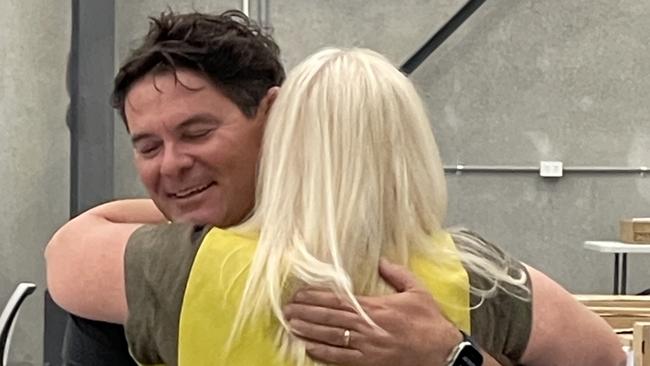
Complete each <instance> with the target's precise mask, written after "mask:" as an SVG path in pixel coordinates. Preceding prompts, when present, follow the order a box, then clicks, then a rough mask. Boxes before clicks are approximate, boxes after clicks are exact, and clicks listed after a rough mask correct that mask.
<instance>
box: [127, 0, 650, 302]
mask: <svg viewBox="0 0 650 366" xmlns="http://www.w3.org/2000/svg"><path fill="white" fill-rule="evenodd" d="M191 3H192V2H190V1H179V2H174V8H181V9H187V8H188V6H189V4H191ZM193 3H194V4H195V5H196V8H198V9H215V10H221V9H224V8H227V7H230V6H233V7H238V6H239V5H240V2H239V1H222V2H214V1H210V2H208V1H204V2H193ZM118 4H119V5H118V7H117V15H116V18H117V22H118V24H117V37H116V40H117V41H116V43H117V44H116V47H117V49H118V52H116V54H117V55H118V57H120V58H122V57H124V55H125V51H126V49H127V48H128V46H129V43H130V42H132V40H133V39H136V38H137V36H138V34H142V32H143V31H144V27H145V24H144V23H143V21H142V20H143V18H144V16H145V15H147V14H153V13H156V12H159V11H160V10H161V9H163V8H164V7H165V6H166V5H167V2H164V1H156V2H154V1H144V2H126V1H119V2H118ZM177 4H182V5H177ZM368 4H369V3H368V2H366V1H349V0H329V1H300V0H282V1H279V0H275V1H271V22H272V25H273V27H274V29H275V33H274V34H275V37H276V39H277V40H278V43H279V44H280V46H281V47H282V50H283V59H284V61H285V64H286V65H287V66H288V67H291V66H293V65H295V64H296V62H297V61H299V60H301V59H302V58H303V57H305V56H306V55H307V54H309V53H311V52H313V51H315V50H317V49H319V48H321V47H323V46H328V45H334V46H363V47H370V48H374V49H376V50H378V51H380V52H383V53H385V54H386V55H387V56H388V57H389V58H391V59H392V60H394V61H395V62H396V63H399V62H401V61H404V60H405V59H406V58H407V57H408V56H409V55H410V54H411V53H412V52H413V51H414V50H415V49H416V48H417V47H418V46H419V45H420V44H421V43H422V42H424V40H425V39H426V38H427V37H428V36H429V35H430V34H432V33H433V31H434V30H436V29H437V28H438V27H440V26H441V25H442V24H444V22H445V21H446V20H447V19H448V18H449V17H450V16H451V15H452V14H453V13H454V12H455V11H456V10H457V9H458V8H460V6H462V5H463V4H464V0H455V1H454V0H436V1H425V0H407V1H400V2H396V1H377V2H373V3H372V4H373V6H368ZM648 16H650V3H649V2H641V1H635V0H624V1H617V2H611V1H608V0H591V1H587V0H573V1H568V2H567V1H562V0H547V1H535V0H500V1H496V0H492V1H487V2H486V3H485V4H484V5H483V7H482V8H481V9H479V10H478V11H477V12H476V13H475V14H474V15H473V16H472V17H471V18H470V19H469V20H468V21H467V22H466V23H465V24H464V25H463V26H462V27H461V28H460V30H459V31H457V32H456V33H455V34H454V35H453V36H452V37H451V38H450V39H449V40H448V41H447V42H446V43H445V44H444V45H443V46H442V47H441V48H440V49H438V50H437V51H436V53H434V55H432V56H431V57H430V59H429V60H427V61H426V62H425V63H424V64H423V65H422V66H421V67H420V69H418V70H417V71H416V72H415V74H414V75H413V76H412V79H413V80H414V81H415V83H416V84H417V85H418V87H419V89H420V90H421V92H422V95H423V97H424V98H425V100H426V104H427V105H428V107H429V111H430V115H431V117H432V124H433V128H434V130H435V132H436V135H437V138H438V143H439V145H440V149H441V151H442V156H443V159H444V161H445V163H447V164H456V163H457V162H464V163H466V164H485V165H501V164H512V165H537V164H539V161H540V160H562V161H563V162H564V163H565V165H578V166H592V165H609V166H626V165H631V166H638V165H650V144H648V142H650V123H649V122H648V121H647V118H648V117H647V116H648V115H650V113H649V112H650V111H649V108H650V107H648V103H647V102H646V100H645V98H646V96H647V95H650V80H649V78H650V63H649V62H648V58H649V56H650V53H649V50H648V45H649V44H650V42H649V39H648V38H649V37H650V36H649V35H650V23H648V22H647V19H648ZM115 154H116V158H115V169H116V171H115V191H116V195H117V196H130V195H141V194H142V193H143V191H142V189H141V188H140V187H139V184H138V183H137V178H136V177H135V174H134V172H133V169H132V167H131V162H130V159H131V157H130V147H129V145H128V140H127V138H126V136H125V135H124V134H123V130H122V128H121V126H118V131H116V140H115ZM449 188H450V189H449V192H450V207H449V219H448V223H449V224H462V225H464V226H467V227H470V228H472V229H475V230H477V231H479V232H481V233H482V234H484V235H485V236H486V237H487V238H488V239H491V240H492V241H494V242H497V243H499V244H501V245H502V246H504V247H505V248H507V249H508V250H509V251H511V252H512V253H514V254H515V255H516V256H518V257H520V258H521V259H522V260H524V261H526V262H528V263H529V264H531V265H533V266H536V267H539V268H540V269H542V270H544V271H546V272H547V273H549V274H550V275H551V276H552V277H554V278H555V279H556V280H558V281H559V282H560V283H562V284H563V285H565V286H566V287H568V288H569V289H570V290H571V291H573V292H602V293H607V292H609V291H611V286H612V281H611V272H612V266H613V265H612V262H613V260H612V258H611V257H610V256H606V255H604V254H597V253H593V252H587V251H585V250H584V249H582V242H583V241H584V240H588V239H608V238H609V239H612V238H615V237H616V235H617V222H618V220H619V218H621V217H626V216H644V215H645V216H648V215H650V209H648V201H649V200H650V179H648V178H644V177H640V176H636V175H618V176H611V175H593V174H592V175H590V174H583V175H567V176H565V177H564V178H561V179H559V180H544V179H542V178H540V177H539V176H536V175H535V174H469V173H464V174H463V175H453V174H452V175H450V176H449ZM649 260H650V256H635V257H633V258H632V259H631V261H630V264H629V265H630V286H629V287H628V288H629V289H630V290H631V291H637V290H640V289H642V288H647V287H650V280H649V279H648V278H649V277H648V275H649V274H650V272H649V271H648V269H646V268H647V267H649V266H647V265H644V263H648V261H649Z"/></svg>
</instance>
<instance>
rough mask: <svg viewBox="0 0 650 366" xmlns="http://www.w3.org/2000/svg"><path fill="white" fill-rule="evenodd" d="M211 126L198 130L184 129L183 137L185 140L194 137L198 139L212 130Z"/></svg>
mask: <svg viewBox="0 0 650 366" xmlns="http://www.w3.org/2000/svg"><path fill="white" fill-rule="evenodd" d="M212 131H213V129H212V128H206V129H200V130H194V131H185V132H183V138H184V139H186V140H194V139H200V138H201V137H205V136H207V135H209V134H210V132H212Z"/></svg>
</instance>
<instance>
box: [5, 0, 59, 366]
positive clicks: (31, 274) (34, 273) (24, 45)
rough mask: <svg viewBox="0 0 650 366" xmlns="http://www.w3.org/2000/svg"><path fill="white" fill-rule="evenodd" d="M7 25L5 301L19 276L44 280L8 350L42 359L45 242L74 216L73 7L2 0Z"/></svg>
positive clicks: (25, 361)
mask: <svg viewBox="0 0 650 366" xmlns="http://www.w3.org/2000/svg"><path fill="white" fill-rule="evenodd" d="M62 4H63V5H64V6H62ZM0 29H2V36H0V48H1V49H2V52H0V70H1V71H0V73H1V76H0V116H2V117H1V118H2V119H1V120H0V127H1V129H2V133H0V171H1V172H2V173H1V174H0V191H1V192H3V194H2V195H1V196H0V217H2V220H0V235H1V236H2V240H0V307H4V304H5V302H6V301H7V299H8V298H9V295H10V294H11V292H12V291H13V289H14V287H15V285H16V284H17V283H18V282H20V281H31V282H35V283H36V284H37V285H38V287H39V288H38V290H37V292H36V293H35V294H33V295H32V296H31V297H29V298H28V299H27V300H26V302H25V304H24V306H23V308H22V311H21V314H20V317H19V318H18V320H17V325H16V328H15V333H14V338H13V342H12V352H11V354H10V357H9V363H10V364H11V365H38V364H42V361H41V360H42V356H41V354H42V342H43V289H44V287H45V276H44V271H43V266H44V261H43V248H44V246H45V243H46V242H47V240H48V239H49V237H50V236H51V235H52V233H53V232H54V230H55V229H56V228H57V227H58V226H60V225H61V224H63V223H64V222H65V221H66V219H67V218H68V201H69V194H68V193H69V159H70V158H69V147H70V140H69V133H68V129H67V127H66V124H65V115H66V108H67V105H68V97H67V93H66V89H65V72H66V61H67V53H68V49H69V43H70V7H69V6H68V4H67V3H62V2H58V1H56V2H55V1H18V0H12V1H9V0H5V1H0Z"/></svg>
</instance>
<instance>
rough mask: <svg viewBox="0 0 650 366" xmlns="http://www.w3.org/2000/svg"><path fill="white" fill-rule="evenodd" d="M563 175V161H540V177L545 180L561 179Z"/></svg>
mask: <svg viewBox="0 0 650 366" xmlns="http://www.w3.org/2000/svg"><path fill="white" fill-rule="evenodd" d="M562 174H563V164H562V162H561V161H540V162H539V175H540V176H542V177H545V178H559V177H561V176H562Z"/></svg>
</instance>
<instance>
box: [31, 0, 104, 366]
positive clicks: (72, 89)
mask: <svg viewBox="0 0 650 366" xmlns="http://www.w3.org/2000/svg"><path fill="white" fill-rule="evenodd" d="M71 6H72V13H71V14H72V19H71V20H72V32H71V42H70V55H69V59H68V71H67V87H68V93H69V95H70V106H69V108H68V114H67V121H66V122H67V125H68V128H69V129H70V143H71V144H70V216H71V217H74V216H76V215H77V214H78V213H80V212H82V211H84V210H86V209H88V208H90V207H92V206H94V205H97V204H98V203H101V202H104V201H107V200H110V199H111V198H112V197H113V110H112V109H111V107H110V104H109V96H110V91H111V86H112V80H113V73H114V49H115V3H114V0H72V1H71ZM66 322H67V314H66V313H64V312H63V311H62V310H61V309H60V308H58V307H57V306H56V304H54V303H53V302H52V300H51V298H50V297H49V295H48V294H47V293H46V295H45V334H44V348H43V350H44V353H43V357H44V364H45V365H50V366H58V365H61V347H62V342H63V334H64V330H65V324H66Z"/></svg>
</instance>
